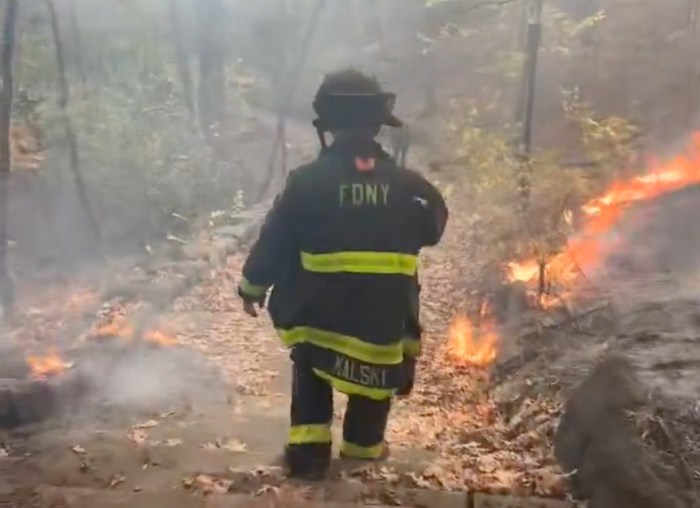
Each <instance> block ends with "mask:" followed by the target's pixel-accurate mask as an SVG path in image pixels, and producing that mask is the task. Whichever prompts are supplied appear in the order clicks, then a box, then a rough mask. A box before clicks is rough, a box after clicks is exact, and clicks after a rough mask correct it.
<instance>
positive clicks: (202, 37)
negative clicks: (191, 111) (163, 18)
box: [196, 0, 226, 135]
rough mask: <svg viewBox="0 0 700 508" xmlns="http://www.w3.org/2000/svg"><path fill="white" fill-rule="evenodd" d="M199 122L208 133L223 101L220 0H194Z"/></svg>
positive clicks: (223, 24) (220, 116) (223, 8)
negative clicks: (195, 7) (197, 57)
mask: <svg viewBox="0 0 700 508" xmlns="http://www.w3.org/2000/svg"><path fill="white" fill-rule="evenodd" d="M196 6H197V21H198V37H197V46H198V48H197V49H198V53H199V89H198V103H199V104H198V105H199V122H200V125H201V128H202V130H203V131H204V133H205V134H206V135H209V134H210V133H211V132H210V131H211V128H212V127H213V126H214V125H216V124H217V123H218V122H219V121H221V120H222V119H223V115H224V108H225V105H226V44H225V33H226V19H225V15H226V6H225V4H224V2H223V0H197V1H196Z"/></svg>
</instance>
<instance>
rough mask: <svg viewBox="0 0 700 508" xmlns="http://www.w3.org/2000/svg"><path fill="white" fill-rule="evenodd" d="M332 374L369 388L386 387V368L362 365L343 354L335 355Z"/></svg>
mask: <svg viewBox="0 0 700 508" xmlns="http://www.w3.org/2000/svg"><path fill="white" fill-rule="evenodd" d="M333 375H334V376H335V377H337V378H340V379H345V380H346V381H350V382H352V383H355V384H359V385H362V386H369V387H371V388H384V389H386V388H387V378H388V376H387V369H386V368H385V367H377V366H374V365H364V364H362V363H359V362H356V361H354V360H352V359H351V358H348V357H347V356H343V355H336V357H335V365H334V367H333Z"/></svg>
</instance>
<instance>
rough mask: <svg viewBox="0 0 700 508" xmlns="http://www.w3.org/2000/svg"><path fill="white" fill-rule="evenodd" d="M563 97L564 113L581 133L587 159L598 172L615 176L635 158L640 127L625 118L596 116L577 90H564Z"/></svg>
mask: <svg viewBox="0 0 700 508" xmlns="http://www.w3.org/2000/svg"><path fill="white" fill-rule="evenodd" d="M563 96H564V99H563V108H564V112H565V114H566V117H567V118H568V119H569V121H571V122H573V123H574V124H575V125H576V126H577V127H578V129H579V131H580V133H581V143H582V146H583V148H584V149H585V153H586V157H587V158H588V160H590V161H592V162H594V163H596V165H597V167H598V168H599V169H598V171H599V172H602V173H605V174H607V175H609V176H612V177H614V176H616V173H617V171H619V170H622V169H624V168H625V167H626V166H627V164H628V163H629V161H630V160H632V158H633V157H634V154H635V152H636V147H635V146H634V142H635V140H636V138H637V136H638V135H639V128H638V127H637V126H636V125H634V124H633V123H632V122H630V121H629V120H626V119H624V118H620V117H617V116H609V117H603V116H600V115H596V113H595V111H594V110H593V108H592V106H591V105H590V104H587V103H585V102H583V101H581V98H580V95H579V93H578V90H571V91H564V92H563Z"/></svg>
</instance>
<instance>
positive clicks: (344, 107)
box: [314, 69, 403, 132]
mask: <svg viewBox="0 0 700 508" xmlns="http://www.w3.org/2000/svg"><path fill="white" fill-rule="evenodd" d="M395 104H396V94H394V93H388V92H384V91H383V90H382V88H381V86H380V84H379V81H377V79H376V78H375V77H373V76H368V75H366V74H364V73H362V72H360V71H358V70H356V69H344V70H341V71H337V72H334V73H331V74H328V75H326V76H325V78H324V80H323V83H321V86H320V87H319V89H318V92H316V97H315V98H314V111H315V112H316V114H317V115H318V119H317V120H316V121H315V122H314V125H315V126H316V128H317V129H318V130H319V132H322V131H332V130H354V129H358V128H359V129H362V128H379V127H380V126H382V125H388V126H391V127H401V126H402V125H403V122H402V121H401V120H399V119H398V118H396V117H395V116H394V115H393V110H394V105H395Z"/></svg>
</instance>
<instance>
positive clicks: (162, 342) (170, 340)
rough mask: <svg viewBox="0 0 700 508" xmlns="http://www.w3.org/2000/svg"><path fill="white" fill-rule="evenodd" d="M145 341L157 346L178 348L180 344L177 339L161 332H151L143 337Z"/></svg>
mask: <svg viewBox="0 0 700 508" xmlns="http://www.w3.org/2000/svg"><path fill="white" fill-rule="evenodd" d="M143 340H144V341H146V342H148V343H149V344H154V345H156V346H163V347H169V346H176V345H177V344H178V342H177V339H175V337H172V336H170V335H168V334H167V333H165V332H163V331H161V330H151V331H149V332H146V333H145V334H144V335H143Z"/></svg>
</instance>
